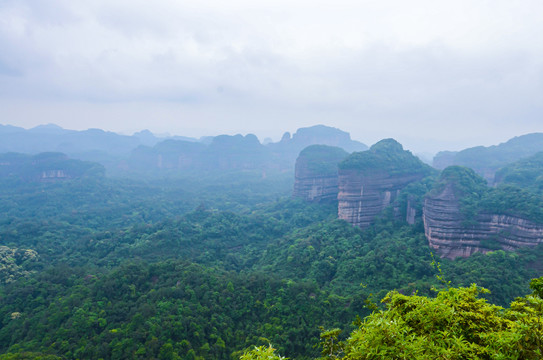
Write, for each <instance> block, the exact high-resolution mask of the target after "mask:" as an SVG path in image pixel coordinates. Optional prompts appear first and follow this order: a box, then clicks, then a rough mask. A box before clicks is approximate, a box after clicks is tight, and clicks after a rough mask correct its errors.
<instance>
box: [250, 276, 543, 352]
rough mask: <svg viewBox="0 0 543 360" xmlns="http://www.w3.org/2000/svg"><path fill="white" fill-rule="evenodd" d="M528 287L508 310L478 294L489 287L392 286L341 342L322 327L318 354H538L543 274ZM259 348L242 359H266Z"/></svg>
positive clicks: (542, 345) (542, 337) (542, 341)
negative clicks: (414, 289)
mask: <svg viewBox="0 0 543 360" xmlns="http://www.w3.org/2000/svg"><path fill="white" fill-rule="evenodd" d="M530 288H531V289H532V290H533V293H532V294H531V295H527V296H525V297H522V298H517V299H516V300H515V301H513V302H512V303H511V307H510V308H509V309H504V308H502V307H500V306H496V305H492V304H489V303H488V302H487V301H486V300H485V299H482V298H480V297H479V295H480V294H484V293H487V292H488V290H486V289H484V288H480V287H478V286H476V285H475V284H473V285H471V286H470V287H460V288H453V287H448V288H447V289H445V290H441V291H439V292H438V294H437V296H436V297H435V298H428V297H425V296H419V295H417V294H413V295H403V294H400V293H398V292H396V291H392V292H390V293H389V294H388V295H387V296H386V297H385V298H384V299H383V300H382V302H383V303H384V304H385V305H386V309H385V310H376V311H374V312H373V313H372V314H371V315H369V316H368V317H366V318H365V319H364V320H363V321H359V324H358V328H357V329H356V330H354V331H353V332H352V333H351V334H350V337H349V338H348V339H347V340H346V341H343V342H340V341H338V335H339V330H337V329H336V330H331V331H327V332H324V333H323V334H322V335H321V338H322V342H321V345H322V348H323V351H322V354H323V359H338V358H343V359H346V360H348V359H353V360H355V359H356V360H361V359H451V360H452V359H541V358H542V357H543V298H542V295H543V278H539V279H533V280H532V281H531V283H530ZM262 351H263V349H261V351H260V352H256V351H253V352H249V353H246V354H245V355H244V356H245V357H242V358H241V359H266V357H259V356H258V354H261V353H262ZM251 356H252V357H251ZM274 356H275V355H274ZM269 358H270V359H274V357H269Z"/></svg>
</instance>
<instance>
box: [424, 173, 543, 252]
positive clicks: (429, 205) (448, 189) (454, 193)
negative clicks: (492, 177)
mask: <svg viewBox="0 0 543 360" xmlns="http://www.w3.org/2000/svg"><path fill="white" fill-rule="evenodd" d="M461 197H462V192H461V191H459V190H458V188H457V184H456V183H455V182H454V181H450V182H448V183H446V184H445V186H441V187H440V189H439V191H434V192H431V193H430V194H428V195H427V197H426V199H425V201H424V207H423V221H424V231H425V235H426V238H427V239H428V242H429V245H430V247H431V248H433V249H435V250H436V252H437V253H438V254H439V255H440V256H441V257H446V258H449V259H454V258H456V257H468V256H470V255H472V254H473V253H474V252H483V253H486V252H488V251H492V250H498V249H502V250H515V249H518V248H520V247H530V246H536V245H538V244H539V243H541V242H543V225H542V224H538V223H535V222H533V221H530V220H527V219H525V218H522V217H520V216H512V215H506V214H498V213H488V212H478V213H475V214H472V215H471V216H470V217H469V218H467V216H466V212H465V211H462V208H461V207H462V205H461V201H460V199H461Z"/></svg>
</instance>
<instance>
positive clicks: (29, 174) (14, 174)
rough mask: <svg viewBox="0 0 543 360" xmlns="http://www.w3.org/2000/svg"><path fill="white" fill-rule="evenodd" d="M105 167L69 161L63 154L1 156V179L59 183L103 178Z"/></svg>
mask: <svg viewBox="0 0 543 360" xmlns="http://www.w3.org/2000/svg"><path fill="white" fill-rule="evenodd" d="M103 174H104V167H103V166H102V165H100V164H97V163H93V162H90V161H81V160H74V159H69V158H68V157H67V156H66V155H65V154H62V153H40V154H37V155H25V154H19V153H6V154H0V179H14V180H23V181H42V182H43V181H58V180H65V179H74V178H80V177H83V176H101V175H103Z"/></svg>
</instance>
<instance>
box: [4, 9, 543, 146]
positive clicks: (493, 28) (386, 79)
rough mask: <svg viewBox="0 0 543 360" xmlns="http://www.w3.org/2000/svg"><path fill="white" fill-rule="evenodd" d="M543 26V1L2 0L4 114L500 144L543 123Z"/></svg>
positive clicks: (162, 128)
mask: <svg viewBox="0 0 543 360" xmlns="http://www.w3.org/2000/svg"><path fill="white" fill-rule="evenodd" d="M541 34H543V1H541V0H534V1H529V0H517V1H511V0H454V1H439V0H428V1H425V0H414V1H405V0H397V1H386V0H379V1H363V0H358V1H344V0H335V1H333V2H332V1H318V0H312V1H295V0H290V1H283V0H270V1H268V0H263V1H262V0H228V1H223V0H221V1H205V0H198V1H192V0H190V1H186V0H155V1H148V0H126V1H125V0H88V1H74V0H0V123H2V124H12V125H17V126H22V127H27V128H28V127H33V126H36V125H39V124H45V123H56V124H58V125H60V126H62V127H64V128H68V129H87V128H92V127H97V128H103V129H105V130H111V131H116V132H123V133H127V134H131V133H133V132H135V131H139V130H142V129H149V130H151V131H152V132H155V133H165V132H169V133H171V134H176V135H185V136H195V137H199V136H202V135H217V134H222V133H226V134H235V133H242V134H246V133H254V134H256V135H257V136H259V137H260V138H261V139H263V138H264V137H267V136H269V137H272V138H273V139H274V140H278V139H279V137H280V136H281V135H282V133H283V132H284V131H290V132H294V131H295V130H296V129H297V128H299V127H305V126H310V125H315V124H325V125H329V126H333V127H337V128H340V129H342V130H345V131H348V132H350V133H351V136H352V138H354V139H356V140H360V141H362V142H365V143H367V144H369V145H371V144H372V143H374V142H376V141H377V140H379V139H382V138H387V137H393V138H395V139H397V140H398V141H400V142H401V143H403V144H404V146H405V147H407V148H409V149H411V150H414V151H436V150H440V149H441V150H445V149H449V150H456V149H461V148H464V147H467V146H474V145H479V144H482V145H491V144H496V143H499V142H503V141H505V140H507V139H509V138H511V137H513V136H517V135H522V134H526V133H529V132H541V131H543V116H542V115H543V41H542V40H541V39H542V35H541Z"/></svg>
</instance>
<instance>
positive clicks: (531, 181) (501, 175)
mask: <svg viewBox="0 0 543 360" xmlns="http://www.w3.org/2000/svg"><path fill="white" fill-rule="evenodd" d="M495 183H497V184H502V183H503V184H511V185H516V186H519V187H522V188H526V189H530V190H534V191H543V151H542V152H538V153H537V154H535V155H532V156H530V157H527V158H524V159H521V160H519V161H516V162H514V163H511V164H509V165H506V166H504V167H503V168H501V169H500V170H498V171H497V172H496V178H495Z"/></svg>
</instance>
